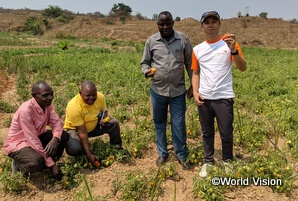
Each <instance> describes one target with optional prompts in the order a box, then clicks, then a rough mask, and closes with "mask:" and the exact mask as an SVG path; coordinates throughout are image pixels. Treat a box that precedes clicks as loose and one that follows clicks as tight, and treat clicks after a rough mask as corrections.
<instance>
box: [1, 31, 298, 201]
mask: <svg viewBox="0 0 298 201" xmlns="http://www.w3.org/2000/svg"><path fill="white" fill-rule="evenodd" d="M51 42H52V44H53V45H51V46H49V47H42V46H39V47H38V48H37V47H36V42H29V40H27V36H25V35H24V36H16V35H11V34H8V33H1V38H0V47H1V46H6V47H5V48H3V49H2V50H1V51H0V58H1V59H0V70H1V72H2V73H4V75H5V74H6V75H11V74H12V75H13V76H14V77H16V86H17V95H16V99H17V100H18V101H20V102H22V101H25V100H27V99H29V98H30V87H31V86H32V84H33V83H34V82H35V81H37V80H46V81H48V82H49V83H50V84H51V86H52V88H53V90H54V93H55V99H54V103H53V104H54V106H55V108H56V111H57V113H58V114H59V115H60V117H61V118H62V119H63V120H64V114H65V107H66V104H67V102H68V101H69V100H70V99H71V98H72V97H73V96H74V95H75V94H77V93H78V86H79V85H80V83H81V82H82V81H84V80H92V81H94V82H95V83H96V85H97V88H98V90H99V91H101V92H103V94H105V95H106V98H107V106H108V109H109V111H110V114H111V115H112V116H113V117H115V118H116V119H118V120H119V121H120V123H121V125H120V126H121V134H122V138H123V141H124V146H125V147H126V148H127V150H128V151H129V153H130V155H131V158H132V159H137V158H139V157H142V156H143V155H144V153H146V150H147V147H148V144H149V143H154V125H153V122H152V117H151V103H150V97H149V79H146V78H145V77H144V75H143V74H142V73H141V69H140V61H141V57H142V50H143V45H144V44H143V43H134V42H127V41H114V40H108V39H101V40H91V39H88V40H87V39H86V40H78V39H69V40H63V41H62V40H61V41H58V40H57V41H51ZM9 46H11V48H10V47H9ZM15 46H21V48H15ZM65 46H67V49H66V50H62V47H65ZM242 49H243V53H244V55H245V59H246V61H247V70H246V71H245V72H244V73H241V72H240V71H238V70H237V69H234V72H233V75H234V76H233V82H234V91H235V94H236V98H235V105H234V112H235V120H234V136H235V137H234V139H235V155H236V160H235V162H234V164H233V165H234V169H233V171H231V172H229V173H225V172H224V170H223V168H222V167H221V166H216V167H215V168H214V171H213V173H212V174H211V175H210V177H208V178H207V179H205V180H201V179H200V178H198V176H197V175H198V172H196V173H195V174H194V177H193V192H194V194H193V196H194V197H195V198H201V199H206V200H224V192H228V191H230V190H232V189H233V188H236V187H228V188H227V187H224V186H213V185H212V184H211V182H210V181H211V177H212V176H218V175H226V176H230V177H232V178H240V177H243V178H244V177H262V178H271V179H282V181H283V185H281V186H271V188H272V189H273V190H274V191H275V192H280V193H287V195H290V194H291V190H292V189H293V188H294V184H293V183H294V181H295V180H297V173H296V172H295V169H293V167H295V166H297V158H298V154H297V153H298V136H297V134H298V104H297V97H298V90H297V89H298V78H297V76H298V69H297V66H298V59H297V53H298V51H297V50H282V49H264V48H257V47H243V48H242ZM187 79H188V78H187ZM187 85H188V86H189V81H188V82H187ZM15 109H16V105H13V104H12V103H7V102H5V101H2V100H1V101H0V111H1V112H2V113H11V112H13V111H15ZM186 115H187V122H186V123H187V133H188V138H189V139H192V140H193V141H196V142H197V143H192V144H190V145H189V149H190V155H189V160H190V161H191V162H192V163H194V164H195V165H196V166H200V165H201V164H202V149H201V130H200V125H199V122H198V117H197V106H196V105H195V103H194V101H193V99H192V100H188V101H187V114H186ZM7 124H8V125H7V127H8V126H9V120H8V123H7ZM168 133H169V134H170V130H169V131H168ZM168 139H169V143H171V138H170V137H169V138H168ZM280 142H282V143H280ZM92 143H93V144H92V147H93V150H94V151H95V152H96V155H97V156H98V157H99V158H101V159H102V164H105V163H106V165H103V166H102V168H104V167H105V166H109V165H111V164H112V163H113V162H114V160H115V161H120V160H121V159H122V158H123V155H122V153H118V152H115V150H114V149H113V148H110V147H109V145H108V143H107V142H103V141H101V140H99V139H97V140H93V141H92ZM2 144H3V139H2V142H1V146H2ZM279 144H282V145H283V146H279ZM244 155H248V156H249V157H248V158H247V157H246V158H244V157H243V156H244ZM111 156H113V157H111ZM114 157H115V158H114ZM111 158H112V160H111ZM2 159H3V160H2V162H1V163H0V168H1V169H0V170H1V172H2V174H1V175H0V183H1V184H2V189H3V190H4V191H5V192H8V193H13V192H16V193H19V192H20V191H22V190H23V189H24V188H25V186H26V182H27V180H19V181H17V180H15V179H14V178H13V177H12V176H11V175H10V171H11V170H10V159H8V158H7V157H6V156H3V157H2ZM109 160H110V161H109ZM107 161H109V162H107ZM86 162H87V160H86V158H84V157H80V158H68V157H66V158H65V159H64V160H63V161H62V162H61V163H60V164H59V165H60V166H61V167H62V169H63V171H64V173H65V175H67V178H66V176H65V177H64V178H63V181H62V182H61V183H59V184H57V185H61V186H62V187H63V188H65V189H72V188H75V187H77V186H78V184H79V183H81V182H83V181H85V180H84V179H83V177H82V176H81V175H82V174H83V172H84V170H85V169H88V168H89V167H87V166H86ZM73 166H75V167H76V168H73ZM175 169H176V168H175V165H173V164H172V163H170V164H169V165H167V166H166V167H163V168H160V169H158V170H153V172H151V173H150V174H148V175H146V176H145V178H143V179H137V178H139V177H137V175H138V173H136V172H129V173H128V174H127V176H126V178H125V182H122V183H117V181H115V185H117V186H118V188H119V190H120V191H121V192H122V199H123V200H131V199H136V200H138V199H141V198H142V199H144V198H145V199H150V198H152V197H154V196H156V195H157V194H159V193H162V189H161V187H160V186H161V183H162V182H163V181H164V180H166V179H173V178H175V176H176V175H177V173H176V172H175ZM16 176H18V175H16ZM19 177H21V176H19ZM57 183H58V182H57ZM149 184H150V185H149ZM151 184H152V185H151ZM86 185H87V186H88V184H87V182H86ZM133 192H135V193H133ZM89 196H92V193H89Z"/></svg>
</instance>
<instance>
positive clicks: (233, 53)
mask: <svg viewBox="0 0 298 201" xmlns="http://www.w3.org/2000/svg"><path fill="white" fill-rule="evenodd" d="M238 54H239V52H238V50H237V49H236V52H231V55H238Z"/></svg>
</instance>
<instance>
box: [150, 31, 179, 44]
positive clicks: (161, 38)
mask: <svg viewBox="0 0 298 201" xmlns="http://www.w3.org/2000/svg"><path fill="white" fill-rule="evenodd" d="M173 32H174V35H173V36H172V38H171V39H170V40H169V42H168V43H170V42H172V41H173V40H180V39H181V38H180V36H179V35H178V33H177V32H176V31H175V30H173ZM156 40H164V41H167V40H165V39H164V38H163V37H162V36H161V34H160V32H158V34H157V38H156Z"/></svg>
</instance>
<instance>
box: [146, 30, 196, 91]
mask: <svg viewBox="0 0 298 201" xmlns="http://www.w3.org/2000/svg"><path fill="white" fill-rule="evenodd" d="M191 54H192V47H191V44H190V42H189V39H188V38H187V36H186V35H185V34H183V33H181V32H178V31H174V35H173V37H172V38H171V39H170V41H169V42H168V41H166V40H165V39H163V38H162V37H161V35H160V33H159V32H158V33H156V34H154V35H152V36H150V37H149V38H148V39H147V41H146V44H145V48H144V53H143V58H142V61H141V67H142V72H143V73H144V74H145V73H147V72H148V70H149V68H151V67H155V68H156V70H157V71H156V73H155V75H154V77H152V79H151V89H152V90H153V91H154V92H155V93H157V94H159V95H161V96H166V97H176V96H179V95H182V94H183V93H185V91H186V89H185V77H184V66H185V68H186V70H187V72H188V76H189V78H190V80H191V75H192V74H191V69H190V67H191Z"/></svg>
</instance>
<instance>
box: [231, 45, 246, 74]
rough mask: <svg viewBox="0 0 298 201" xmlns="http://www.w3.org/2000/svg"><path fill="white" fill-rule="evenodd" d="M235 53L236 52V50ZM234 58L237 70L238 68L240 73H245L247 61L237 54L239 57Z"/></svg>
mask: <svg viewBox="0 0 298 201" xmlns="http://www.w3.org/2000/svg"><path fill="white" fill-rule="evenodd" d="M235 51H236V50H235ZM233 57H234V62H235V64H236V66H237V68H238V69H239V70H240V71H242V72H244V71H245V70H246V62H245V60H244V59H243V57H242V56H240V55H239V54H237V55H233Z"/></svg>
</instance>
